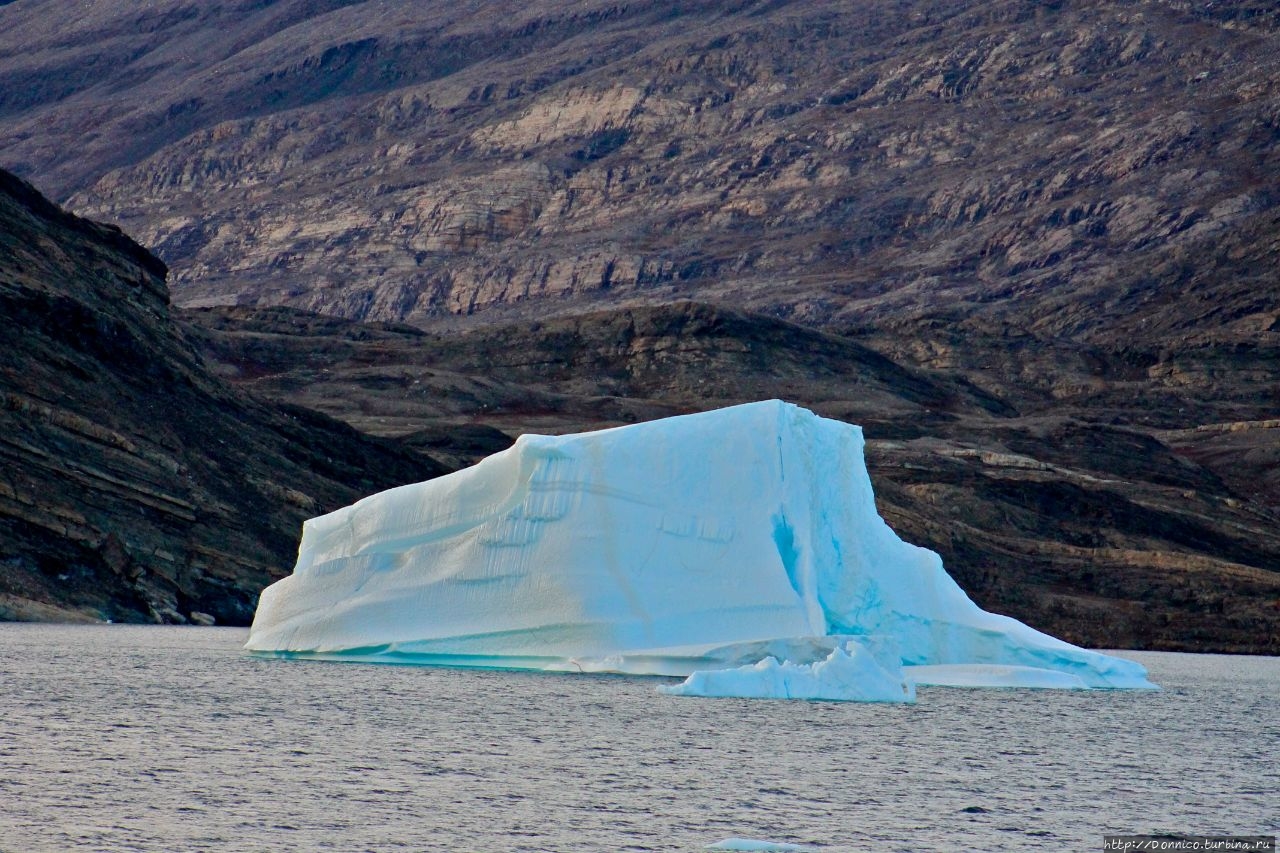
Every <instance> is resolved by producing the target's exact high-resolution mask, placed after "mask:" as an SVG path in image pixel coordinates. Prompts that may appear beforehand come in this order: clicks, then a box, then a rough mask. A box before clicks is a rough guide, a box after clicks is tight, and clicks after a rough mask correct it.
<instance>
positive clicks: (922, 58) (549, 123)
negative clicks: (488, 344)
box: [0, 0, 1280, 338]
mask: <svg viewBox="0 0 1280 853" xmlns="http://www.w3.org/2000/svg"><path fill="white" fill-rule="evenodd" d="M55 22H56V23H55ZM68 22H71V23H68ZM1277 39H1278V36H1277V15H1276V10H1275V6H1274V4H1273V3H1268V2H1262V0H1238V2H1229V3H1215V4H1212V5H1207V4H1200V3H1194V4H1193V3H1186V2H1174V1H1173V0H1145V2H1144V1H1143V0H1125V2H1102V3H1088V4H1028V3H1024V2H1015V0H994V2H992V0H982V2H977V0H962V2H951V0H947V2H942V1H941V0H919V2H908V3H900V2H896V0H895V2H888V0H884V2H881V0H867V2H859V3H856V4H850V3H837V2H806V3H768V4H765V3H757V2H741V3H723V2H695V3H683V4H680V5H679V6H677V7H673V6H672V5H671V4H669V3H658V2H636V3H627V4H617V3H614V2H612V0H609V1H608V2H605V0H591V2H586V3H573V4H569V3H566V2H557V1H556V0H548V2H540V3H530V4H523V5H520V6H519V8H513V7H512V6H511V4H509V3H497V2H487V3H476V4H467V5H466V6H460V4H456V3H452V2H443V0H436V2H421V3H418V2H414V3H410V2H393V3H382V4H373V3H363V2H337V0H335V1H334V2H322V3H311V2H307V3H303V2H300V0H285V2H280V3H270V4H264V3H259V2H244V1H243V0H242V2H238V3H230V4H219V5H218V6H216V7H210V8H208V9H202V8H198V7H193V6H189V5H185V4H182V3H178V2H176V0H162V2H159V3H155V4H151V5H149V6H148V7H147V8H146V9H145V10H137V9H133V8H131V7H125V6H120V5H118V4H107V3H101V4H96V5H94V6H92V7H90V8H89V10H88V11H87V12H86V10H85V9H84V8H83V7H82V6H81V5H79V4H76V5H75V6H74V10H73V7H72V4H71V3H70V0H50V1H49V2H45V3H26V4H13V5H10V6H6V7H4V8H3V9H0V93H3V94H0V163H5V164H8V165H9V166H11V167H13V168H16V169H17V170H18V171H19V172H20V173H22V174H24V175H27V176H30V177H32V178H34V179H36V180H38V181H39V182H40V183H41V185H42V186H47V187H50V188H52V189H53V191H54V192H55V193H56V195H57V196H58V197H59V198H65V199H70V204H71V206H72V207H73V208H74V209H76V210H78V211H82V212H86V213H88V214H91V215H93V216H95V217H99V218H106V219H110V220H113V221H116V222H119V223H121V224H122V225H123V226H124V227H125V228H126V229H127V230H128V231H129V232H130V233H131V234H133V235H135V236H136V237H137V238H138V239H140V241H141V242H142V243H144V244H145V245H148V246H151V247H153V248H154V249H155V250H156V251H157V252H158V253H159V254H160V256H161V257H162V258H164V259H165V260H166V262H167V263H169V264H170V266H171V267H172V268H173V269H174V271H175V273H174V278H173V286H174V291H175V299H176V301H177V302H178V303H179V304H183V305H200V304H212V303H227V302H240V303H251V304H265V305H272V304H287V305H291V306H295V307H301V308H306V309H310V310H315V311H319V312H323V313H329V314H335V315H341V316H346V317H350V318H357V319H381V320H409V321H412V322H415V323H420V324H421V323H429V322H439V321H440V320H441V318H449V317H457V316H480V317H489V316H493V315H494V312H502V313H505V314H506V316H508V317H532V316H540V315H545V314H546V313H548V312H554V311H560V310H563V309H564V308H566V307H574V308H575V309H576V310H581V309H582V308H583V307H589V306H590V305H593V304H599V303H601V302H610V301H613V300H617V299H620V298H631V299H634V298H643V299H648V300H652V301H660V302H663V301H671V300H673V299H677V298H696V299H698V300H700V301H711V302H725V303H728V304H732V305H735V306H739V307H747V308H751V309H754V310H761V311H764V312H766V313H773V314H781V315H783V316H787V317H790V318H792V319H795V320H798V321H800V322H803V323H805V324H808V325H819V326H825V327H832V328H837V329H841V328H844V327H846V326H848V325H851V324H854V325H856V324H859V323H863V322H866V321H867V320H868V319H869V318H870V319H877V320H879V319H897V318H900V317H903V316H910V317H915V316H929V317H933V318H937V319H942V320H945V321H948V322H950V321H951V320H952V319H953V318H955V317H956V316H962V317H970V316H979V317H982V318H984V320H986V321H987V322H991V323H1001V324H1005V325H1011V326H1013V327H1016V328H1019V329H1027V328H1030V329H1034V330H1039V331H1042V332H1044V333H1051V334H1055V335H1069V336H1071V337H1073V338H1077V337H1080V336H1083V335H1094V334H1103V335H1107V334H1117V333H1119V332H1118V330H1125V331H1126V332H1127V331H1129V330H1131V329H1133V328H1135V327H1138V326H1141V325H1142V324H1143V323H1149V324H1157V325H1159V326H1161V327H1162V328H1163V329H1164V330H1166V331H1171V332H1173V333H1174V334H1181V332H1180V331H1179V329H1180V328H1181V327H1185V326H1186V325H1187V324H1188V323H1199V322H1201V321H1202V320H1203V319H1204V314H1205V311H1204V310H1203V308H1204V307H1205V306H1206V305H1212V306H1215V308H1216V309H1217V310H1219V311H1224V310H1225V311H1226V312H1227V313H1229V314H1230V315H1231V316H1229V317H1225V316H1218V317H1216V318H1215V320H1214V322H1215V323H1218V324H1219V325H1229V326H1231V327H1232V328H1235V329H1238V330H1241V331H1242V332H1245V333H1256V332H1257V331H1259V330H1262V329H1265V328H1271V327H1272V326H1273V325H1274V323H1275V318H1276V316H1277V310H1280V308H1278V306H1277V301H1276V297H1275V290H1276V288H1275V287H1274V282H1272V286H1271V287H1270V288H1268V289H1267V292H1265V293H1260V292H1259V288H1258V287H1257V284H1258V282H1257V281H1256V280H1255V281H1250V280H1239V279H1237V278H1236V277H1235V276H1234V275H1232V273H1231V270H1232V269H1233V268H1234V266H1238V264H1237V263H1236V262H1237V260H1238V255H1239V254H1240V253H1241V252H1244V253H1246V254H1248V253H1250V252H1253V251H1254V250H1258V251H1262V253H1263V254H1270V255H1271V256H1274V254H1275V246H1276V239H1277V238H1276V234H1277V229H1276V227H1275V222H1276V218H1275V217H1276V209H1277V200H1278V197H1277V194H1276V192H1275V186H1274V180H1273V179H1272V176H1274V174H1276V172H1277V170H1280V161H1278V160H1277V153H1276V152H1277V144H1276V143H1277V141H1278V140H1280V88H1277V79H1280V78H1278V77H1277V75H1276V73H1275V72H1276V65H1275V57H1276V56H1277V55H1280V42H1278V40H1277ZM1250 235H1252V236H1250ZM1260 246H1261V248H1260ZM1157 312H1160V313H1168V314H1169V315H1170V316H1168V317H1166V318H1164V319H1161V320H1159V321H1157V320H1156V319H1154V318H1153V317H1152V315H1153V314H1154V313H1157ZM1273 330H1274V329H1273ZM1142 331H1144V332H1149V331H1151V330H1150V329H1146V328H1144V329H1142Z"/></svg>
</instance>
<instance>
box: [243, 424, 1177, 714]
mask: <svg viewBox="0 0 1280 853" xmlns="http://www.w3.org/2000/svg"><path fill="white" fill-rule="evenodd" d="M246 648H248V649H250V650H251V651H254V652H258V653H263V654H281V655H287V656H298V657H322V658H334V659H345V660H366V661H383V662H398V663H422V664H442V665H452V666H482V667H508V668H519V669H541V670H551V671H562V672H616V673H631V674H643V675H668V676H691V675H693V674H694V673H700V675H698V676H695V677H694V678H691V679H690V680H688V681H686V683H685V684H683V685H680V687H679V688H678V689H677V690H674V691H671V692H677V693H682V694H685V695H691V694H697V695H725V693H724V691H728V692H732V691H733V688H734V686H735V685H736V686H737V687H738V688H739V689H738V693H736V694H734V695H742V694H743V693H747V694H749V695H784V694H783V693H780V692H779V691H782V690H784V689H785V690H790V689H796V690H798V691H799V692H798V693H797V694H796V695H797V697H799V696H800V695H802V694H803V695H804V696H807V697H808V698H827V699H842V698H843V699H861V700H867V699H873V700H880V701H907V700H909V699H910V693H911V685H914V684H963V685H967V686H981V685H989V686H1001V687H1007V686H1035V687H1042V686H1054V687H1062V686H1070V687H1093V688H1151V687H1153V686H1154V685H1152V684H1151V683H1150V682H1148V681H1147V679H1146V672H1145V670H1144V669H1143V668H1142V667H1141V666H1140V665H1138V664H1136V663H1133V662H1130V661H1127V660H1123V659H1120V658H1115V657H1109V656H1106V655H1102V654H1099V653H1097V652H1092V651H1088V650H1085V649H1081V648H1078V647H1076V646H1073V645H1070V644H1068V643H1065V642H1062V641H1061V640H1057V639H1055V638H1053V637H1050V636H1048V635H1047V634H1043V633H1040V632H1039V631H1036V630H1034V629H1032V628H1029V627H1028V626H1026V625H1024V624H1022V623H1021V622H1018V621H1017V620H1014V619H1010V618H1008V617H1004V616H997V615H995V614H991V613H987V612H985V611H983V610H982V609H980V608H979V607H978V606H977V605H975V604H974V603H973V602H972V601H971V600H970V599H969V597H968V596H967V595H965V593H964V591H963V590H961V589H960V587H959V586H958V585H957V584H956V583H955V582H954V581H953V580H952V579H951V577H950V576H949V575H948V574H947V573H946V571H944V570H943V567H942V561H941V559H940V558H939V557H938V555H937V554H935V553H934V552H932V551H929V550H926V549H924V548H919V547H917V546H915V545H911V544H908V543H906V542H903V541H902V540H901V539H899V538H898V536H897V535H896V534H895V533H894V532H893V531H892V530H891V529H890V528H889V526H888V525H887V524H885V522H884V520H883V519H881V518H880V516H879V514H878V513H877V512H876V508H875V502H874V499H873V495H872V489H871V481H870V478H869V477H868V475H867V469H866V465H865V463H864V461H863V439H862V431H861V429H859V428H858V427H856V426H851V425H848V424H845V423H841V422H839V421H832V420H828V419H826V418H821V417H819V416H817V415H815V414H813V413H812V412H810V411H808V410H806V409H802V408H799V407H797V406H794V405H790V404H788V403H782V402H779V401H776V400H774V401H768V402H763V403H751V404H747V405H742V406H734V407H731V408H727V409H720V410H717V411H712V412H705V413H702V414H696V415H685V416H681V417H675V418H667V419H664V420H659V421H653V422H649V423H644V424H637V425H635V426H627V427H620V428H617V429H610V430H602V431H599V432H593V433H583V434H578V435H565V436H540V435H525V436H521V437H520V439H519V440H518V441H517V442H516V443H515V445H514V446H512V447H511V448H510V449H508V450H505V451H503V452H501V453H498V454H495V455H493V456H491V457H489V458H487V459H485V460H483V461H482V462H480V463H479V464H477V465H475V466H473V467H471V468H468V469H466V470H463V471H459V472H457V473H455V474H451V475H449V476H446V477H441V478H439V479H436V480H431V481H428V482H425V483H417V484H414V485H409V486H402V487H400V488H397V489H391V490H389V491H386V492H382V493H379V494H376V495H372V496H370V497H367V498H365V499H364V500H361V501H359V502H358V503H356V504H354V505H352V506H349V507H345V508H343V509H340V510H338V511H336V512H333V513H330V514H328V515H325V516H321V517H319V518H313V519H311V520H309V521H308V522H306V524H305V525H304V527H303V536H302V543H301V546H300V548H299V554H298V563H297V566H296V567H295V569H294V572H293V574H292V575H290V576H289V577H287V578H284V579H283V580H281V581H279V582H277V583H275V584H273V585H271V586H270V587H268V588H267V589H266V590H265V591H264V592H263V594H262V598H261V601H260V603H259V605H258V611H257V614H256V616H255V618H254V622H253V628H252V630H251V632H250V636H249V642H248V644H247V646H246ZM770 658H772V659H773V663H772V664H770V663H768V660H769V659H770ZM770 667H773V669H771V668H770ZM728 670H736V671H737V672H736V673H735V674H730V673H728V672H727V671H728ZM707 673H712V674H711V675H707ZM881 676H884V677H883V678H882V677H881ZM877 679H879V680H877ZM849 684H856V685H858V686H857V687H852V688H851V687H849V686H848V685H849ZM769 685H773V688H774V689H773V692H770V687H769ZM786 685H790V686H786Z"/></svg>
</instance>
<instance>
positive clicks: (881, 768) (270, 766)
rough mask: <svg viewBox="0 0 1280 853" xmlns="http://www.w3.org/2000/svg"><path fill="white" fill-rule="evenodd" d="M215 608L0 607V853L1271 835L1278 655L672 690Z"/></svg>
mask: <svg viewBox="0 0 1280 853" xmlns="http://www.w3.org/2000/svg"><path fill="white" fill-rule="evenodd" d="M244 637H245V632H244V631H241V630H234V629H217V628H158V627H147V628H141V627H124V626H97V627H72V626H32V625H13V624H4V625H0V851H5V853H17V851H23V853H25V852H26V851H43V850H48V851H55V850H56V851H62V850H69V849H91V850H103V851H126V850H128V851H170V850H217V851H234V850H245V851H257V850H267V849H271V850H341V851H352V850H375V851H383V850H424V851H437V850H438V851H459V850H465V851H593V853H594V851H614V850H637V851H639V850H654V851H685V850H688V851H693V850H699V849H701V847H702V845H704V844H707V843H709V842H713V841H717V840H719V839H722V838H726V837H730V836H736V837H742V836H746V837H753V838H764V839H770V840H773V841H788V842H793V843H802V844H806V845H809V846H811V847H812V848H813V849H815V850H822V851H859V850H877V851H879V850H920V849H925V850H962V849H969V850H980V849H996V848H1000V849H1044V850H1055V851H1057V850H1068V849H1070V850H1076V849H1097V848H1098V847H1100V844H1101V836H1102V835H1103V834H1104V833H1129V832H1157V831H1167V832H1196V833H1264V834H1275V833H1278V832H1280V808H1278V807H1277V804H1278V803H1280V714H1278V713H1277V710H1276V704H1275V696H1276V688H1277V685H1280V658H1233V657H1219V656H1205V655H1174V654H1142V653H1126V656H1131V657H1133V658H1135V659H1137V660H1139V661H1140V662H1142V663H1143V664H1145V665H1146V666H1147V667H1148V668H1149V669H1150V670H1151V675H1152V678H1153V680H1155V681H1156V682H1157V683H1159V684H1161V685H1162V686H1163V687H1164V688H1165V689H1164V691H1162V692H1160V693H1146V692H1135V693H1125V692H1112V693H1107V692H1056V691H1025V690H1007V691H972V690H951V689H944V688H924V689H922V690H921V693H920V701H919V704H917V705H915V706H894V705H848V704H830V703H800V702H759V701H743V700H729V699H719V700H699V699H679V698H674V697H667V696H661V695H658V694H657V692H656V691H655V690H654V685H655V682H654V681H652V680H648V679H639V678H610V677H576V676H562V675H534V674H528V673H512V672H482V671H459V670H442V669H422V668H410V667H388V666H368V665H357V664H333V663H318V662H302V661H279V660H260V659H255V658H251V657H247V656H245V655H243V654H242V653H241V652H240V649H239V646H240V644H241V643H242V642H243V641H244Z"/></svg>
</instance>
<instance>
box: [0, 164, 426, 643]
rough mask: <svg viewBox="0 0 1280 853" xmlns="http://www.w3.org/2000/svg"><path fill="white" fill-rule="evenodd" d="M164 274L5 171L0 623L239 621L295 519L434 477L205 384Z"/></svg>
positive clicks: (1, 196) (299, 415) (284, 411)
mask: <svg viewBox="0 0 1280 853" xmlns="http://www.w3.org/2000/svg"><path fill="white" fill-rule="evenodd" d="M164 275H165V267H164V265H163V264H162V263H161V262H160V261H159V260H157V259H156V258H155V257H154V256H152V255H151V254H150V253H148V252H147V251H146V250H144V249H142V248H141V247H139V246H138V245H137V244H136V243H134V242H133V241H132V240H130V239H129V238H127V237H125V236H124V235H123V234H122V233H121V232H120V231H119V230H117V229H115V228H112V227H108V226H103V225H99V224H96V223H93V222H89V221H87V220H83V219H79V218H77V217H74V216H71V215H69V214H67V213H64V212H63V211H61V210H59V209H58V208H56V207H55V206H53V205H52V204H50V203H49V202H48V201H46V200H45V199H44V198H43V197H41V196H40V195H39V194H38V193H37V192H36V191H35V190H34V189H32V187H30V186H29V185H27V184H25V183H23V182H21V181H19V180H18V179H16V178H14V177H13V176H12V175H10V174H8V173H5V172H0V339H3V340H4V346H3V347H0V619H36V620H68V619H71V620H102V619H110V620H115V621H153V622H178V623H182V622H188V621H190V622H196V623H203V624H207V623H209V622H210V621H211V620H212V621H216V622H217V623H219V624H247V622H248V620H249V619H250V618H252V615H253V608H254V605H255V603H256V598H257V592H258V590H259V589H260V588H261V587H262V586H263V585H265V584H266V583H268V582H270V581H271V580H273V579H274V578H276V577H279V576H281V575H282V574H285V573H286V572H287V571H288V569H289V568H290V566H291V565H292V560H293V554H294V552H295V550H296V547H297V535H298V531H299V529H300V526H301V523H302V521H303V519H305V518H308V517H310V516H312V515H315V514H316V513H317V512H321V511H323V510H324V509H326V508H334V507H338V506H342V505H344V504H346V503H349V502H350V501H351V500H353V499H355V498H358V497H359V496H360V495H362V494H365V493H367V492H369V491H372V490H375V489H378V488H384V487H388V486H391V485H396V484H398V483H403V482H410V481H415V480H420V479H423V478H425V477H430V476H432V475H433V474H435V473H439V472H440V471H441V470H442V469H441V468H440V467H439V466H437V465H434V464H433V463H431V462H429V461H427V460H425V459H423V458H422V457H421V456H414V455H410V454H409V453H406V452H403V451H400V450H398V449H396V448H395V447H393V446H391V445H389V444H388V443H386V442H383V441H379V440H377V439H372V438H369V437H367V436H364V435H361V434H360V433H358V432H356V431H355V430H354V429H352V428H350V427H349V426H346V425H345V424H340V423H338V422H335V421H332V420H330V419H329V418H326V417H324V416H323V415H319V414H317V413H315V412H313V411H310V410H308V409H303V408H298V407H289V406H284V407H275V406H269V405H266V404H264V403H262V402H259V401H257V400H255V399H253V398H251V397H249V396H247V395H245V394H244V393H242V392H239V391H237V390H235V389H233V388H231V387H230V386H227V385H226V384H224V383H222V382H221V381H219V380H216V379H214V378H213V377H212V376H210V375H209V374H208V373H207V371H206V369H205V366H204V363H203V361H202V360H201V358H200V356H199V355H198V353H197V352H196V351H195V349H194V348H193V347H192V346H191V345H190V343H189V342H188V341H187V339H186V338H185V336H184V335H183V333H182V332H181V330H180V329H179V327H178V326H177V325H176V324H175V323H174V322H173V321H172V319H171V317H170V313H169V312H170V309H169V299H168V291H167V290H166V288H165V283H164Z"/></svg>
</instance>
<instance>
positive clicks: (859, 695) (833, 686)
mask: <svg viewBox="0 0 1280 853" xmlns="http://www.w3.org/2000/svg"><path fill="white" fill-rule="evenodd" d="M658 690H660V691H661V692H663V693H667V694H670V695H672V696H736V697H741V698H744V699H827V700H833V701H839V702H914V701H915V698H916V688H915V684H914V683H913V682H910V681H908V680H907V679H906V678H905V677H904V676H903V671H902V666H901V665H900V664H898V663H897V661H893V662H892V663H891V664H890V666H889V667H888V668H885V667H883V666H881V664H880V663H879V662H877V661H876V659H875V658H874V657H873V656H872V654H871V652H870V651H868V650H867V648H866V647H865V646H863V645H862V644H861V643H858V642H856V641H851V642H848V643H845V644H843V645H841V646H837V647H836V648H834V649H832V650H831V654H830V655H829V656H828V657H827V658H826V659H824V660H820V661H817V662H815V663H809V664H798V663H791V662H789V661H783V662H779V661H778V659H777V658H775V657H773V656H770V657H767V658H765V659H764V660H762V661H760V662H758V663H756V664H752V665H749V666H740V667H736V668H734V669H709V670H698V671H697V672H695V673H693V674H692V675H690V676H689V677H688V678H687V679H685V680H684V681H683V682H682V683H680V684H676V685H673V686H669V687H668V686H664V687H659V688H658Z"/></svg>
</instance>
